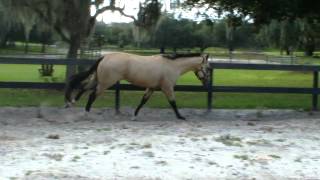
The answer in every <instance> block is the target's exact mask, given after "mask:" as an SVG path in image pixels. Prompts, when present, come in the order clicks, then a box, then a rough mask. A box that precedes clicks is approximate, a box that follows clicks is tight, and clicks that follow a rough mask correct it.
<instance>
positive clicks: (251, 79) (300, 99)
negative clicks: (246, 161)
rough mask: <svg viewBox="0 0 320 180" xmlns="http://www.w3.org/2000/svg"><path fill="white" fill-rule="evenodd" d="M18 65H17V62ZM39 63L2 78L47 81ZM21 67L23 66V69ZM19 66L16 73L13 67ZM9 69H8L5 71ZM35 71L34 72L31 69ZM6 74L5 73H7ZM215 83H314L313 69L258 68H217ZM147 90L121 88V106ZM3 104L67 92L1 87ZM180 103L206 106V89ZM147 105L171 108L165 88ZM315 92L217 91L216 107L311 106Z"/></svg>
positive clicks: (109, 95) (34, 102) (57, 99)
mask: <svg viewBox="0 0 320 180" xmlns="http://www.w3.org/2000/svg"><path fill="white" fill-rule="evenodd" d="M15 66H17V65H15ZM38 68H39V66H34V67H33V66H32V67H31V66H30V67H29V66H27V67H24V68H18V67H15V68H12V67H10V66H6V67H5V68H4V66H2V65H1V66H0V80H1V81H3V80H7V81H33V82H41V81H44V80H43V78H40V76H39V74H38V70H37V69H38ZM19 69H22V70H20V71H19ZM13 70H15V72H14V73H13V72H12V71H13ZM4 72H6V73H4ZM30 72H32V73H30ZM55 73H57V74H55V75H54V76H55V77H57V78H58V80H59V81H63V77H64V75H63V73H64V69H63V67H59V68H58V69H56V70H55ZM4 75H5V76H4ZM214 82H215V85H220V86H222V85H226V86H262V87H263V86H274V87H276V86H279V87H311V83H312V76H311V74H310V73H299V72H288V71H254V70H216V71H215V73H214ZM178 84H189V85H191V84H198V85H200V82H199V81H198V80H197V79H196V77H195V76H194V74H193V73H192V72H190V73H187V74H185V75H183V76H182V77H181V78H180V79H179V80H178ZM142 95H143V92H129V91H123V92H121V106H131V107H135V106H136V105H137V104H138V103H139V102H140V98H141V97H142ZM0 99H1V101H0V106H39V105H47V106H63V92H60V91H54V90H24V89H0ZM86 99H87V98H83V99H82V100H81V101H80V102H79V103H78V104H77V106H84V105H85V103H86ZM176 99H177V104H178V106H179V107H185V108H205V107H206V93H193V92H176ZM113 105H114V92H113V91H107V92H106V93H105V94H104V95H103V96H102V97H100V98H98V100H97V101H96V102H95V104H94V107H105V106H109V107H111V106H113ZM146 106H149V107H160V108H168V107H169V104H168V103H167V100H166V98H165V96H164V95H163V94H162V93H161V92H156V93H154V95H153V96H152V97H151V99H150V101H149V102H148V103H147V105H146ZM310 106H311V95H296V94H251V93H214V107H215V108H261V107H265V108H292V109H300V108H302V109H309V108H310Z"/></svg>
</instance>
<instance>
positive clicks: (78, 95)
mask: <svg viewBox="0 0 320 180" xmlns="http://www.w3.org/2000/svg"><path fill="white" fill-rule="evenodd" d="M84 92H86V90H85V89H80V91H79V92H78V94H77V95H76V97H75V99H74V100H76V101H78V100H79V99H80V97H81V96H82V95H83V93H84Z"/></svg>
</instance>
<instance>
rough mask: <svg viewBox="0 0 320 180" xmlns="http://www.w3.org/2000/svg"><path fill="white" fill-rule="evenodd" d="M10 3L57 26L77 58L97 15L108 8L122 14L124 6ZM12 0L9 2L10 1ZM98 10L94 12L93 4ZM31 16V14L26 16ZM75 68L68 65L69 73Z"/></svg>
mask: <svg viewBox="0 0 320 180" xmlns="http://www.w3.org/2000/svg"><path fill="white" fill-rule="evenodd" d="M2 1H5V2H7V4H10V5H11V8H12V9H13V10H15V11H19V10H20V9H21V8H25V9H26V11H27V12H30V13H32V14H36V15H37V16H38V17H39V18H40V19H42V22H44V23H46V24H48V25H49V26H50V27H51V28H52V29H54V30H55V32H56V33H58V34H59V35H60V37H61V39H62V40H63V41H65V42H67V43H68V44H69V50H68V55H67V57H68V58H77V51H78V50H79V48H80V46H81V44H87V43H88V42H89V39H90V36H91V35H92V33H93V30H94V27H95V23H96V18H97V16H98V15H100V14H102V13H103V12H105V11H107V10H111V11H118V12H120V13H121V14H122V15H124V16H127V17H131V18H133V19H135V18H134V17H133V16H130V15H127V14H125V13H124V11H123V10H124V8H120V7H117V6H116V5H115V4H116V0H109V2H108V3H106V4H107V5H104V1H103V0H81V1H79V0H68V1H65V0H54V1H53V0H2ZM9 1H10V3H8V2H9ZM92 6H94V7H95V8H96V12H95V13H94V14H93V15H91V7H92ZM27 17H28V16H27ZM75 71H76V68H75V67H74V66H68V68H67V76H70V75H72V74H74V73H75Z"/></svg>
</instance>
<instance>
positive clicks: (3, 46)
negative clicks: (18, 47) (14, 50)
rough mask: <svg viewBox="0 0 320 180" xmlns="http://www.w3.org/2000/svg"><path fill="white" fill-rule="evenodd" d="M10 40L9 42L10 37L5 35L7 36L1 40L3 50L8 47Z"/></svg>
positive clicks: (0, 44) (0, 45)
mask: <svg viewBox="0 0 320 180" xmlns="http://www.w3.org/2000/svg"><path fill="white" fill-rule="evenodd" d="M8 40H9V36H8V35H5V36H4V37H3V39H2V40H1V42H0V47H2V48H5V47H7V42H8Z"/></svg>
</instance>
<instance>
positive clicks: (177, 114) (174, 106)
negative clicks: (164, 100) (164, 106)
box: [169, 100, 186, 120]
mask: <svg viewBox="0 0 320 180" xmlns="http://www.w3.org/2000/svg"><path fill="white" fill-rule="evenodd" d="M169 103H170V105H171V107H172V108H173V110H174V112H175V113H176V116H177V118H178V119H181V120H186V118H185V117H183V116H181V114H180V113H179V111H178V108H177V104H176V101H175V100H169Z"/></svg>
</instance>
